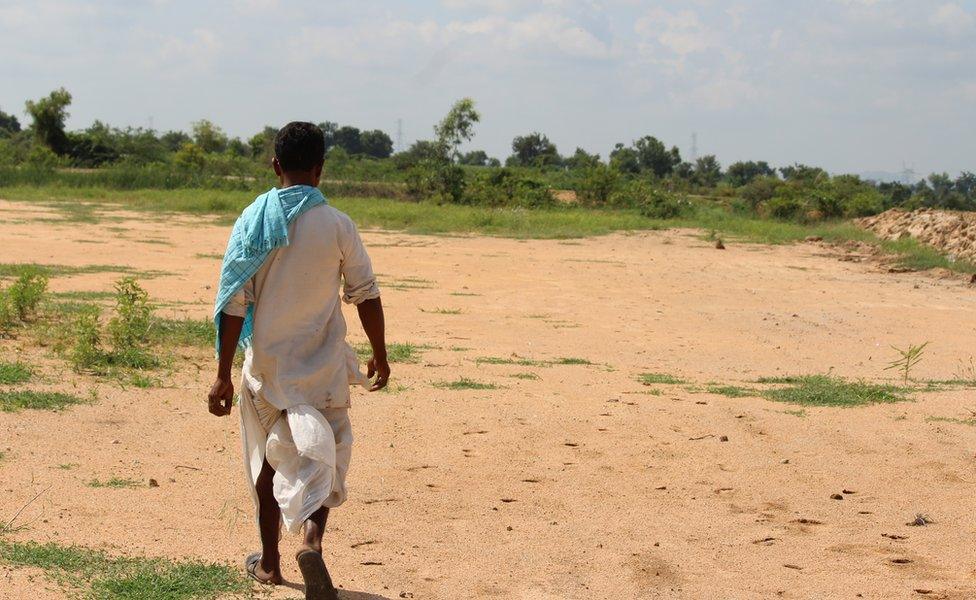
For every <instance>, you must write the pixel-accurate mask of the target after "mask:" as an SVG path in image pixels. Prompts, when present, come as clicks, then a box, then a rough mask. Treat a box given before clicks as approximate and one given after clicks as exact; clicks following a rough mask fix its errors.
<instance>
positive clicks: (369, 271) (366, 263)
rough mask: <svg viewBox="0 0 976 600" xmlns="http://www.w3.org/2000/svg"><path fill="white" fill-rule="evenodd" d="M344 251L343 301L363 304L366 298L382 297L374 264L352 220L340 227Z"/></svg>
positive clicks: (341, 244) (341, 243)
mask: <svg viewBox="0 0 976 600" xmlns="http://www.w3.org/2000/svg"><path fill="white" fill-rule="evenodd" d="M339 237H340V244H339V248H340V249H341V251H342V281H343V285H342V301H343V302H346V303H347V304H362V303H363V302H365V301H366V300H372V299H373V298H379V297H380V286H379V284H377V283H376V275H374V274H373V264H372V262H370V260H369V254H367V253H366V247H365V246H363V240H362V239H361V238H360V237H359V231H357V230H356V226H355V225H354V224H353V223H352V221H351V220H350V221H346V222H344V223H343V226H342V227H340V233H339Z"/></svg>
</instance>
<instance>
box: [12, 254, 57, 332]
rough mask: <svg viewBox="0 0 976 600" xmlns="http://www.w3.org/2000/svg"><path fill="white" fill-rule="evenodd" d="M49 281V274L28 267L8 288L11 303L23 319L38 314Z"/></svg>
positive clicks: (18, 315) (25, 319)
mask: <svg viewBox="0 0 976 600" xmlns="http://www.w3.org/2000/svg"><path fill="white" fill-rule="evenodd" d="M47 283H48V279H47V275H45V274H44V273H42V272H41V271H40V270H38V269H35V268H33V267H26V268H24V269H23V270H22V271H21V273H20V276H18V277H17V281H15V282H14V283H13V285H11V286H10V289H8V290H7V296H8V297H9V299H10V304H11V305H12V306H13V308H14V310H15V311H16V313H17V317H18V318H20V320H21V321H27V320H29V319H31V318H33V317H34V316H36V315H37V305H38V304H40V303H41V300H42V299H43V298H44V292H46V291H47Z"/></svg>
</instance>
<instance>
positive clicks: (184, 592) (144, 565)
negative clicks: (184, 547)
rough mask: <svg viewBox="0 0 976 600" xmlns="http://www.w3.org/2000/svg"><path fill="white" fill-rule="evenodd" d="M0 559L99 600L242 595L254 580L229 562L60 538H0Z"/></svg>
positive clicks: (182, 599) (180, 599)
mask: <svg viewBox="0 0 976 600" xmlns="http://www.w3.org/2000/svg"><path fill="white" fill-rule="evenodd" d="M0 561H2V562H4V563H6V564H8V565H11V566H14V567H30V568H36V569H40V570H42V571H44V573H45V575H47V576H48V577H50V578H51V579H52V580H54V581H55V582H57V583H58V584H60V585H61V586H62V587H63V588H66V591H71V592H76V593H78V595H80V596H83V597H86V598H92V599H94V600H139V599H148V598H153V599H156V600H190V599H193V598H214V597H217V596H225V595H243V594H247V593H249V592H250V590H251V585H250V584H249V583H248V581H247V580H246V579H244V577H242V575H241V574H240V573H239V572H238V571H237V570H236V569H232V568H230V567H228V566H225V565H218V564H213V563H204V562H197V561H180V562H174V561H170V560H166V559H163V558H138V557H110V556H108V555H107V554H105V553H104V552H101V551H98V550H93V549H91V548H84V547H80V546H62V545H58V544H55V543H48V544H38V543H35V542H12V541H7V540H2V539H0Z"/></svg>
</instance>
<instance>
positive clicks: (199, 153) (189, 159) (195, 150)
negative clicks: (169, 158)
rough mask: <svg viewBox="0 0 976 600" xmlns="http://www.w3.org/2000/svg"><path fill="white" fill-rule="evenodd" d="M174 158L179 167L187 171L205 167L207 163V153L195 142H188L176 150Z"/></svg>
mask: <svg viewBox="0 0 976 600" xmlns="http://www.w3.org/2000/svg"><path fill="white" fill-rule="evenodd" d="M173 160H174V161H175V162H176V166H177V167H179V168H181V169H185V170H187V171H194V170H198V169H201V168H203V167H204V165H206V164H207V154H206V153H205V152H204V151H203V149H202V148H200V147H199V146H197V145H196V144H194V143H193V142H187V143H185V144H183V147H182V148H180V149H179V150H178V151H177V152H176V155H175V156H174V158H173Z"/></svg>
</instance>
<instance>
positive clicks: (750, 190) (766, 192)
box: [739, 177, 783, 210]
mask: <svg viewBox="0 0 976 600" xmlns="http://www.w3.org/2000/svg"><path fill="white" fill-rule="evenodd" d="M782 185H783V182H782V181H780V180H779V179H777V178H775V177H757V178H755V179H753V180H752V181H750V182H749V183H747V184H745V185H744V186H742V187H740V188H739V195H740V196H742V199H743V200H745V201H746V202H748V203H749V205H750V206H751V207H752V210H756V209H757V208H759V206H760V205H762V204H763V203H765V202H769V201H770V200H772V199H773V198H774V197H775V196H776V192H777V191H778V190H779V188H780V187H781V186H782Z"/></svg>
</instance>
